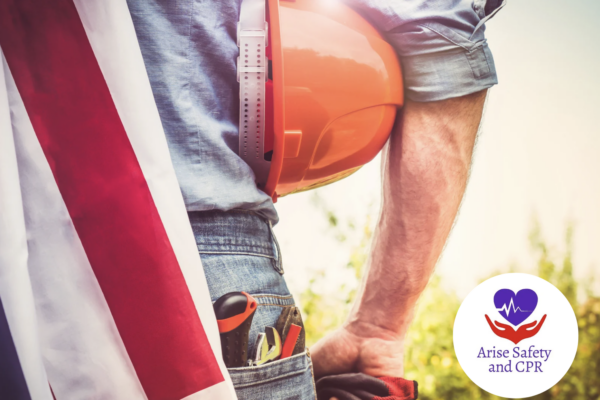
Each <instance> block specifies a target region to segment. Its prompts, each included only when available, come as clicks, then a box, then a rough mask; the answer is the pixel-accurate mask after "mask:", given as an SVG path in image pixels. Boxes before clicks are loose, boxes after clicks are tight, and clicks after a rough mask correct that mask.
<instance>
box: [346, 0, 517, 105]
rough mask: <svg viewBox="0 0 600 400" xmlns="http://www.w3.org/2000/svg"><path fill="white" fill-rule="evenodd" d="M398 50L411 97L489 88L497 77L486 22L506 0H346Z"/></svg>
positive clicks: (430, 98) (441, 97) (428, 97)
mask: <svg viewBox="0 0 600 400" xmlns="http://www.w3.org/2000/svg"><path fill="white" fill-rule="evenodd" d="M346 3H347V4H348V5H350V6H351V7H352V8H354V9H355V10H356V11H357V12H359V13H360V14H361V15H362V16H363V17H365V18H366V19H367V20H369V21H370V22H371V23H372V24H373V25H374V26H375V27H376V28H377V29H379V31H380V32H381V33H382V34H383V35H384V36H385V38H386V40H387V41H388V42H389V43H390V44H391V45H392V46H393V47H394V49H395V50H396V52H397V54H398V56H399V59H400V62H401V64H402V75H403V78H404V86H405V94H406V97H407V98H408V99H410V100H413V101H421V102H425V101H437V100H444V99H449V98H452V97H459V96H464V95H467V94H470V93H475V92H478V91H480V90H483V89H487V88H489V87H491V86H493V85H495V84H496V83H498V78H497V75H496V68H495V66H494V59H493V57H492V53H491V51H490V48H489V47H488V44H487V41H486V39H485V35H484V32H485V25H484V24H485V22H486V21H488V20H489V19H490V18H492V17H493V16H494V15H495V14H496V13H497V12H498V11H499V10H500V9H501V8H502V7H504V5H505V4H506V0H346Z"/></svg>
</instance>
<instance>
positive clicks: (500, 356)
mask: <svg viewBox="0 0 600 400" xmlns="http://www.w3.org/2000/svg"><path fill="white" fill-rule="evenodd" d="M578 339H579V332H578V328H577V319H576V317H575V313H574V312H573V308H572V307H571V305H570V304H569V302H568V301H567V299H566V298H565V296H564V295H563V294H562V293H561V292H560V291H559V290H558V289H557V288H556V287H554V285H552V284H551V283H549V282H547V281H545V280H543V279H541V278H538V277H537V276H533V275H528V274H503V275H498V276H496V277H493V278H491V279H488V280H487V281H485V282H483V283H482V284H480V285H479V286H477V287H476V288H475V289H473V291H472V292H471V293H469V295H468V296H467V298H466V299H465V300H464V301H463V303H462V305H461V306H460V309H459V310H458V314H457V315H456V320H455V322H454V350H455V351H456V357H457V359H458V362H459V363H460V365H461V367H462V368H463V370H464V371H465V373H466V374H467V376H468V377H469V378H470V379H471V380H472V381H473V382H475V384H476V385H478V386H479V387H480V388H482V389H483V390H486V391H488V392H490V393H492V394H494V395H496V396H500V397H508V398H521V397H530V396H535V395H536V394H539V393H542V392H544V391H546V390H548V389H550V388H551V387H552V386H554V385H555V384H556V383H558V381H560V379H561V378H562V377H563V376H564V375H565V374H566V373H567V371H568V370H569V368H570V367H571V364H572V363H573V360H574V359H575V353H577V344H578Z"/></svg>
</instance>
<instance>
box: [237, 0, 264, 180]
mask: <svg viewBox="0 0 600 400" xmlns="http://www.w3.org/2000/svg"><path fill="white" fill-rule="evenodd" d="M265 11H266V1H265V0H242V4H241V11H240V21H239V22H238V28H237V44H238V47H239V48H240V55H239V57H238V59H237V80H238V82H239V83H240V120H239V122H240V128H239V155H240V157H241V158H242V159H243V160H244V161H245V162H246V163H247V164H248V165H250V167H251V168H252V170H253V171H254V174H255V177H256V183H257V184H258V186H259V187H262V188H264V185H265V183H266V181H267V177H268V175H269V168H270V164H271V163H270V162H269V161H266V160H265V159H264V136H265V82H266V81H267V79H268V77H267V75H268V60H267V57H266V53H265V48H266V47H267V45H268V25H267V22H266V20H265Z"/></svg>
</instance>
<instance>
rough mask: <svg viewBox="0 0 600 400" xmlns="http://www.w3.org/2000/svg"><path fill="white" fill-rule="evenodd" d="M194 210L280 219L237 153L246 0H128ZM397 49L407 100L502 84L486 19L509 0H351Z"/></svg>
mask: <svg viewBox="0 0 600 400" xmlns="http://www.w3.org/2000/svg"><path fill="white" fill-rule="evenodd" d="M127 2H128V5H129V8H130V11H131V15H132V18H133V23H134V26H135V30H136V33H137V36H138V40H139V43H140V47H141V51H142V56H143V58H144V62H145V64H146V69H147V71H148V76H149V78H150V84H151V86H152V91H153V93H154V98H155V100H156V104H157V106H158V111H159V114H160V118H161V121H162V124H163V128H164V131H165V134H166V136H167V141H168V144H169V150H170V152H171V158H172V160H173V165H174V167H175V173H176V174H177V178H178V180H179V185H180V187H181V191H182V193H183V198H184V200H185V204H186V207H187V209H188V211H204V210H215V209H216V210H223V211H227V210H232V209H242V210H251V211H255V212H257V213H259V214H260V215H263V216H264V217H266V218H269V219H270V220H271V221H272V222H273V223H276V222H277V213H276V211H275V208H274V206H273V203H272V201H271V199H270V197H269V196H267V195H266V194H265V193H263V192H262V191H260V190H259V189H258V188H257V187H256V185H255V183H254V174H253V172H252V170H251V169H250V167H249V166H248V165H247V164H246V163H245V162H244V161H242V159H241V158H240V157H238V155H237V149H238V108H239V105H238V82H237V78H236V77H237V71H236V59H237V56H238V47H237V45H236V30H237V21H238V20H239V13H240V2H241V0H128V1H127ZM346 3H347V4H348V5H350V6H351V7H352V8H354V9H355V10H356V11H357V12H359V13H360V14H361V15H363V16H364V17H365V18H366V19H367V20H369V21H370V22H371V23H372V24H373V25H374V26H375V27H376V28H377V29H378V30H379V31H380V32H381V33H382V34H383V35H384V36H385V38H386V40H387V41H388V42H389V43H390V44H391V45H392V46H393V47H394V48H395V50H396V52H397V53H398V56H399V59H400V62H401V64H402V68H403V70H402V72H403V78H404V85H405V92H406V97H407V98H408V99H410V100H414V101H434V100H443V99H447V98H451V97H458V96H463V95H466V94H470V93H474V92H477V91H480V90H483V89H486V88H489V87H491V86H492V85H494V84H496V83H497V78H496V70H495V68H494V61H493V58H492V54H491V52H490V50H489V48H488V45H487V43H486V40H485V37H484V29H485V27H484V23H485V21H486V20H488V19H489V18H491V17H492V16H493V15H494V14H495V13H496V12H497V11H498V10H499V9H500V8H501V7H502V6H503V5H504V2H502V3H501V0H454V1H448V0H387V1H384V0H347V1H346Z"/></svg>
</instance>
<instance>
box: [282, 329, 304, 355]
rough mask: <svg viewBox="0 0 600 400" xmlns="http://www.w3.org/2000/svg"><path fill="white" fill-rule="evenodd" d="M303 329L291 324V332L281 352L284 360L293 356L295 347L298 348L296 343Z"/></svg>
mask: <svg viewBox="0 0 600 400" xmlns="http://www.w3.org/2000/svg"><path fill="white" fill-rule="evenodd" d="M301 330H302V328H301V327H300V326H298V325H295V324H291V325H290V330H289V331H288V333H287V336H286V337H285V343H284V344H283V350H282V351H281V358H280V359H284V358H287V357H289V356H291V355H292V353H293V352H294V347H295V346H296V341H297V340H298V336H300V331H301Z"/></svg>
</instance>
